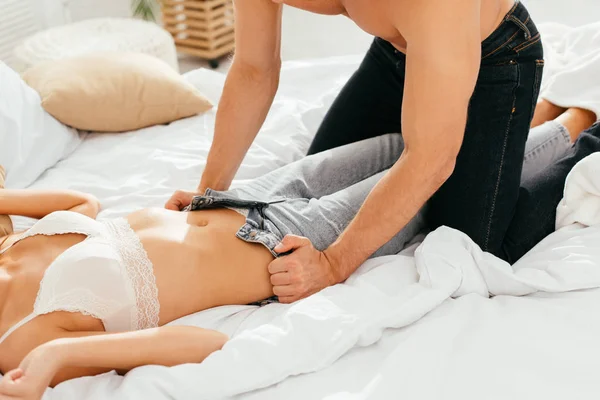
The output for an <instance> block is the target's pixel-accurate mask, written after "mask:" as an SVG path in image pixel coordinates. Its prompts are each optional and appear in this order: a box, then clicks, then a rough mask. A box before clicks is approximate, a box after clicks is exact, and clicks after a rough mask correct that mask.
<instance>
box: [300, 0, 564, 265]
mask: <svg viewBox="0 0 600 400" xmlns="http://www.w3.org/2000/svg"><path fill="white" fill-rule="evenodd" d="M481 51H482V59H481V68H480V72H479V77H478V80H477V84H476V87H475V91H474V92H473V95H472V97H471V101H470V105H469V109H468V118H467V125H466V130H465V136H464V142H463V145H462V147H461V150H460V152H459V155H458V159H457V162H456V167H455V170H454V173H453V174H452V176H451V177H450V179H448V180H447V181H446V183H445V184H444V185H443V186H442V187H441V188H440V189H439V190H438V191H437V193H436V194H435V195H434V196H433V197H432V198H431V199H430V200H429V204H428V212H427V222H428V225H429V227H430V228H431V229H435V228H437V227H439V226H441V225H446V226H450V227H452V228H455V229H458V230H460V231H462V232H464V233H466V234H467V235H469V236H470V237H471V238H472V239H473V240H474V241H475V242H476V243H477V244H478V245H479V246H481V247H482V249H483V250H485V251H489V252H491V253H494V254H496V255H498V256H501V257H502V258H505V259H508V258H509V256H508V255H507V254H506V250H505V249H504V243H505V238H506V236H507V233H508V232H509V228H510V226H511V221H512V220H513V216H514V215H515V211H516V209H517V203H518V202H519V196H520V177H521V170H522V166H523V155H524V152H525V142H526V140H527V135H528V132H529V125H530V123H531V119H532V117H533V112H534V110H535V104H536V102H537V97H538V94H539V89H540V83H541V78H542V70H543V67H544V60H543V49H542V44H541V40H540V34H539V32H538V30H537V28H536V26H535V24H534V23H533V21H532V20H531V18H530V16H529V13H528V11H527V9H526V8H525V7H524V6H523V5H522V4H520V3H518V2H517V3H516V4H515V6H514V7H513V8H512V9H511V10H510V12H509V13H508V14H507V15H506V16H505V18H504V21H503V22H502V23H501V25H500V26H499V27H498V28H497V29H496V30H495V31H494V32H493V33H492V34H491V35H490V36H489V37H488V38H487V39H486V40H485V41H484V42H483V43H482V45H481ZM405 61H406V57H405V55H404V54H403V53H401V52H399V51H397V50H396V49H395V48H394V47H393V46H392V45H391V44H390V43H388V42H386V41H385V40H383V39H380V38H376V39H375V40H374V42H373V44H372V46H371V48H370V50H369V51H368V53H367V55H366V56H365V58H364V60H363V62H362V64H361V65H360V67H359V69H358V71H356V73H355V74H354V75H353V76H352V78H351V79H350V80H349V81H348V83H347V84H346V86H345V87H344V88H343V90H342V91H341V93H340V95H339V96H338V98H337V99H336V100H335V102H334V103H333V105H332V107H331V109H330V110H329V112H328V113H327V115H326V117H325V119H324V121H323V123H322V125H321V127H320V128H319V130H318V132H317V134H316V136H315V138H314V141H313V143H312V145H311V147H310V149H309V154H312V153H317V152H320V151H323V150H327V149H330V148H333V147H338V146H342V145H344V144H348V143H352V142H356V141H359V140H362V139H366V138H369V137H373V136H379V135H383V134H386V133H390V132H402V127H401V125H400V121H401V109H402V99H403V92H404V79H405ZM448 62H449V63H451V62H452V60H448ZM563 182H564V180H563Z"/></svg>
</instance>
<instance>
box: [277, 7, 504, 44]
mask: <svg viewBox="0 0 600 400" xmlns="http://www.w3.org/2000/svg"><path fill="white" fill-rule="evenodd" d="M412 1H414V0H399V1H391V0H377V6H376V7H375V6H374V4H373V0H284V1H283V2H284V3H285V4H287V5H289V6H292V7H296V8H301V9H304V10H307V11H310V12H313V13H317V14H329V15H346V16H347V17H348V18H350V19H351V20H352V21H354V23H356V25H358V26H359V27H360V28H361V29H362V30H364V31H365V32H367V33H369V34H371V35H373V36H378V37H380V38H382V39H385V40H387V41H388V42H390V43H391V44H393V45H394V47H396V48H397V49H398V50H400V51H402V52H405V50H406V47H407V42H406V39H405V38H404V37H403V36H402V26H399V25H400V24H401V22H400V21H399V18H397V17H396V16H398V15H399V14H400V13H402V12H403V10H404V9H408V8H409V5H410V2H412ZM429 1H430V2H431V3H433V2H434V1H445V0H429ZM474 1H475V2H476V1H477V0H474ZM479 2H480V7H481V13H480V14H481V41H483V40H484V39H485V38H487V37H488V36H489V35H490V34H491V33H492V32H493V31H494V30H495V29H496V28H497V27H498V25H500V23H501V22H502V19H503V18H504V16H505V15H506V13H508V11H509V10H510V9H511V8H512V6H513V5H514V3H515V0H479ZM432 6H435V4H432Z"/></svg>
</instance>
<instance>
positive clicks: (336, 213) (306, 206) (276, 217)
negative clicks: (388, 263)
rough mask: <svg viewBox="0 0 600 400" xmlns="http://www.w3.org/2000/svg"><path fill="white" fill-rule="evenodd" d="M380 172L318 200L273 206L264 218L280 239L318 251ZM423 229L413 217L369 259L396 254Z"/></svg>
mask: <svg viewBox="0 0 600 400" xmlns="http://www.w3.org/2000/svg"><path fill="white" fill-rule="evenodd" d="M385 173H387V171H382V172H380V173H378V174H376V175H373V176H371V177H369V178H367V179H365V180H363V181H361V182H358V183H355V184H354V185H352V186H349V187H347V188H345V189H343V190H340V191H338V192H336V193H332V194H330V195H327V196H323V197H321V198H319V199H314V198H313V199H310V198H296V199H290V200H288V201H286V202H284V203H279V204H273V205H271V206H269V207H268V208H267V209H265V216H266V218H267V219H268V220H269V221H270V222H271V223H273V224H274V225H275V227H276V228H277V229H278V230H279V232H280V233H281V237H283V236H285V235H287V234H294V235H299V236H304V237H307V238H309V239H310V241H311V242H312V244H313V245H314V246H315V247H316V248H317V249H319V250H324V249H326V248H327V247H329V245H330V244H332V243H333V242H334V241H335V240H336V239H337V238H338V237H339V235H340V234H341V233H342V231H343V230H344V229H345V228H346V227H347V226H348V224H349V223H350V221H352V219H353V218H354V217H355V215H356V214H357V213H358V210H359V209H360V207H361V206H362V204H363V202H364V201H365V199H366V197H367V196H368V194H369V193H370V192H371V190H372V189H373V187H374V186H375V184H377V182H378V181H379V180H380V179H381V177H382V176H383V175H384V174H385ZM424 229H425V222H424V218H423V213H422V212H419V213H418V214H417V216H416V217H414V218H413V220H412V221H411V222H410V223H409V224H408V225H407V226H406V227H405V228H404V229H403V230H402V231H400V232H399V233H398V234H397V235H396V236H395V237H394V238H393V239H392V240H390V241H389V242H388V243H387V244H386V245H384V246H383V247H382V248H381V249H379V251H377V252H376V253H375V254H374V255H373V256H382V255H389V254H396V253H398V252H399V251H400V250H402V249H403V248H404V246H405V244H406V243H407V242H408V241H410V240H411V239H412V238H413V237H414V236H415V235H417V234H418V233H419V232H421V231H423V230H424Z"/></svg>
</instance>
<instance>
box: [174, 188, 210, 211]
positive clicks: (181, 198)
mask: <svg viewBox="0 0 600 400" xmlns="http://www.w3.org/2000/svg"><path fill="white" fill-rule="evenodd" d="M202 194H203V193H200V192H186V191H184V190H178V191H176V192H175V193H173V195H172V196H171V198H170V199H169V201H167V203H166V204H165V208H166V209H167V210H173V211H181V210H183V209H184V208H185V207H187V206H189V205H190V203H191V202H192V199H193V198H194V197H195V196H200V195H202Z"/></svg>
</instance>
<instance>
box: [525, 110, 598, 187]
mask: <svg viewBox="0 0 600 400" xmlns="http://www.w3.org/2000/svg"><path fill="white" fill-rule="evenodd" d="M536 112H537V111H536ZM595 121H596V115H595V114H594V113H593V112H591V111H587V110H583V109H580V108H569V109H568V110H566V111H565V112H564V113H562V114H561V115H559V116H558V117H557V118H556V119H554V120H551V121H548V122H545V123H543V124H542V125H539V126H536V127H535V128H533V129H531V130H530V131H529V137H528V138H527V143H526V145H525V157H524V159H523V172H522V173H521V182H525V181H527V180H529V179H531V178H532V177H534V176H536V175H537V174H539V173H540V172H542V171H543V170H544V169H545V168H546V167H548V166H549V165H551V164H552V163H554V162H556V161H558V160H559V159H561V158H562V157H564V155H565V154H566V152H567V150H569V149H570V148H571V146H572V144H573V142H574V141H575V140H576V139H577V138H578V137H579V135H580V134H581V132H583V131H584V130H586V129H588V128H589V127H590V126H592V124H593V123H594V122H595Z"/></svg>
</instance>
